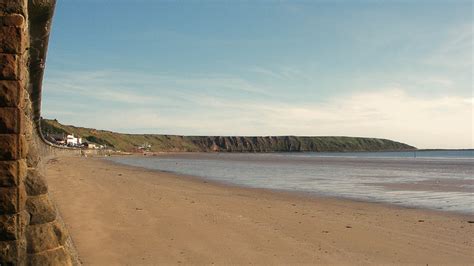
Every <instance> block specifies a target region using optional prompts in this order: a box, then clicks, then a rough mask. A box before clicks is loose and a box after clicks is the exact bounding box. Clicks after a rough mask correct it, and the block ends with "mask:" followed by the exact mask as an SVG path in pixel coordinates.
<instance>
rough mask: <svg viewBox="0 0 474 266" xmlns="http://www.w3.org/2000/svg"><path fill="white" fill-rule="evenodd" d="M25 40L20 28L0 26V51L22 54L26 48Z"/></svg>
mask: <svg viewBox="0 0 474 266" xmlns="http://www.w3.org/2000/svg"><path fill="white" fill-rule="evenodd" d="M26 41H27V39H26V37H25V34H24V31H23V29H22V28H18V27H13V26H3V27H0V53H8V54H23V52H24V51H25V49H26Z"/></svg>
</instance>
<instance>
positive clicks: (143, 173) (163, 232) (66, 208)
mask: <svg viewBox="0 0 474 266" xmlns="http://www.w3.org/2000/svg"><path fill="white" fill-rule="evenodd" d="M55 160H56V161H54V160H53V161H49V162H48V163H47V165H46V166H45V168H46V177H47V179H48V183H49V185H50V190H51V194H52V197H53V199H54V201H55V203H56V204H57V205H58V208H59V210H60V212H61V214H62V216H63V220H64V222H65V223H66V226H67V227H68V229H69V231H70V233H71V235H72V238H73V240H74V242H75V244H76V248H77V249H78V253H79V256H80V258H81V260H82V261H83V263H84V264H87V265H89V264H143V265H147V264H148V265H149V264H157V263H167V264H180V263H184V264H186V263H187V264H211V263H220V264H229V263H234V264H235V263H238V264H241V263H256V264H288V263H293V264H294V263H312V264H314V263H331V264H334V263H336V264H379V263H454V262H455V263H469V262H470V261H472V260H474V254H473V252H472V250H473V237H472V236H474V224H470V223H468V222H467V221H468V220H472V219H473V216H472V215H465V214H458V213H455V214H454V213H450V212H445V211H438V210H425V209H413V208H405V207H401V206H394V205H389V204H384V203H382V204H380V203H370V202H359V201H353V200H347V199H340V198H329V197H320V196H318V197H314V196H313V195H311V196H308V195H304V194H302V193H293V192H288V191H273V190H267V189H259V188H247V187H241V186H235V185H228V184H222V183H220V182H215V181H210V180H203V179H201V178H199V177H194V176H182V175H176V174H174V173H167V172H160V171H156V170H151V169H146V168H141V167H134V166H128V165H123V164H120V163H116V162H112V161H109V160H104V159H103V158H77V157H76V158H73V157H59V158H58V159H55ZM416 249H418V251H415V250H416Z"/></svg>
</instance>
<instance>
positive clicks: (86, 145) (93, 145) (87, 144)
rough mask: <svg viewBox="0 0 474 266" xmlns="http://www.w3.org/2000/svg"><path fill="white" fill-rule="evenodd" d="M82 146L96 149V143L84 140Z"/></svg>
mask: <svg viewBox="0 0 474 266" xmlns="http://www.w3.org/2000/svg"><path fill="white" fill-rule="evenodd" d="M84 146H85V147H87V148H88V149H97V148H98V147H97V144H95V143H90V142H86V143H84Z"/></svg>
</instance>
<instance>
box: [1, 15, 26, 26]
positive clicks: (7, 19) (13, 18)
mask: <svg viewBox="0 0 474 266" xmlns="http://www.w3.org/2000/svg"><path fill="white" fill-rule="evenodd" d="M24 24H25V17H24V16H23V15H20V14H11V15H5V16H0V26H13V27H22V26H23V25H24Z"/></svg>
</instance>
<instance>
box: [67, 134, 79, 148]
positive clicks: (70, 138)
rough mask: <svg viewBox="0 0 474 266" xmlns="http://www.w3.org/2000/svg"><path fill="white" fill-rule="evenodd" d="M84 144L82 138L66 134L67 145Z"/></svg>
mask: <svg viewBox="0 0 474 266" xmlns="http://www.w3.org/2000/svg"><path fill="white" fill-rule="evenodd" d="M81 144H82V138H76V137H74V134H70V135H67V136H66V145H68V146H79V145H81Z"/></svg>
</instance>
